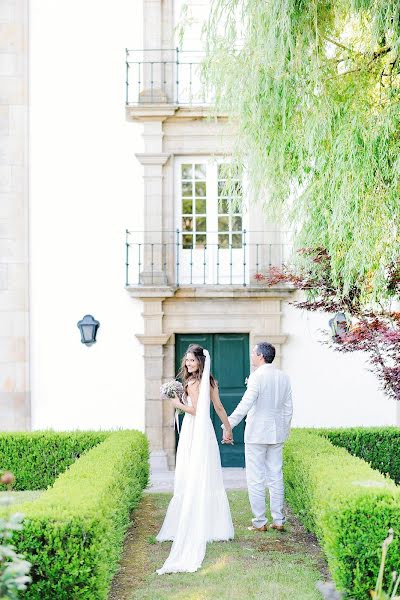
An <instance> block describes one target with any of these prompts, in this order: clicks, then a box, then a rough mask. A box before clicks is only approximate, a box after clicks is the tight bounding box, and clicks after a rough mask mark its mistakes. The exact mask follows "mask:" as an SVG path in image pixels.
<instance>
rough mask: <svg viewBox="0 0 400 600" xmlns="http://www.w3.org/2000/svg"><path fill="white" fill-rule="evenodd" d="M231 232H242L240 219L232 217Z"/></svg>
mask: <svg viewBox="0 0 400 600" xmlns="http://www.w3.org/2000/svg"><path fill="white" fill-rule="evenodd" d="M232 231H242V217H232Z"/></svg>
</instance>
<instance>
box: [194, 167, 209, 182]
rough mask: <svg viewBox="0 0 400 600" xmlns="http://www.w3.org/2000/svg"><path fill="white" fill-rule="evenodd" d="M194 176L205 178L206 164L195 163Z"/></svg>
mask: <svg viewBox="0 0 400 600" xmlns="http://www.w3.org/2000/svg"><path fill="white" fill-rule="evenodd" d="M194 177H195V179H205V178H206V165H194Z"/></svg>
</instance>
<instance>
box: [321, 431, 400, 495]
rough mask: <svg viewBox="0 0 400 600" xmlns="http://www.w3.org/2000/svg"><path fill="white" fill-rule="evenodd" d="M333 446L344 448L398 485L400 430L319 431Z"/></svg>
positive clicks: (399, 474)
mask: <svg viewBox="0 0 400 600" xmlns="http://www.w3.org/2000/svg"><path fill="white" fill-rule="evenodd" d="M321 433H322V435H325V436H326V437H327V438H328V439H329V440H330V441H331V442H332V443H333V444H335V446H342V447H343V448H346V450H348V451H349V452H350V454H353V455H354V456H358V458H362V459H363V460H365V461H366V462H367V463H369V464H370V465H371V467H372V468H373V469H377V470H378V471H380V472H381V473H387V474H388V475H389V476H390V477H391V479H393V480H394V481H395V482H396V483H400V429H399V428H398V427H371V428H369V427H368V428H361V427H358V428H357V427H354V428H351V429H333V430H326V431H325V430H321Z"/></svg>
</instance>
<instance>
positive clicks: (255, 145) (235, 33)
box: [205, 0, 400, 305]
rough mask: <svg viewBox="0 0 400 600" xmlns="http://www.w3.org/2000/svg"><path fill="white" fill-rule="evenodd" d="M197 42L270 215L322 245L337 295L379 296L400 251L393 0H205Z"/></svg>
mask: <svg viewBox="0 0 400 600" xmlns="http://www.w3.org/2000/svg"><path fill="white" fill-rule="evenodd" d="M206 41H207V59H206V61H205V77H206V82H207V84H208V85H209V86H212V88H213V90H214V93H215V97H216V106H217V110H219V111H221V110H223V111H225V112H227V113H228V114H229V115H230V116H231V118H232V119H233V120H234V121H235V122H236V123H237V128H238V136H237V145H236V148H235V152H234V156H235V158H236V160H237V162H238V164H239V165H240V164H243V165H245V167H246V169H247V171H248V174H249V179H250V181H251V184H252V187H253V190H255V193H257V194H262V195H263V196H262V197H263V199H264V201H265V205H266V208H267V209H268V210H269V211H270V215H273V216H274V217H275V218H280V219H281V220H287V221H289V222H290V224H291V227H292V228H293V230H294V232H295V235H294V245H295V247H297V248H300V247H306V248H323V249H324V252H326V253H327V255H328V256H329V257H330V271H331V278H332V282H333V285H334V287H335V290H336V293H337V294H338V296H339V297H344V298H347V299H348V300H350V302H351V301H353V299H354V301H357V302H358V303H359V305H371V304H373V303H376V302H382V301H384V300H385V299H387V298H388V297H389V295H390V294H391V293H392V291H393V289H392V287H391V285H390V284H389V283H388V277H387V273H388V271H389V270H391V271H393V268H394V265H397V264H398V260H399V256H400V248H399V241H400V236H399V217H400V203H399V197H400V152H399V150H400V127H399V125H400V123H399V120H400V104H399V101H400V74H399V73H400V70H399V69H400V56H399V54H400V2H399V0H212V8H211V14H210V18H209V21H208V24H207V27H206ZM301 256H302V258H301V260H302V261H303V262H304V260H306V257H307V253H303V254H302V255H301ZM303 266H304V265H303ZM310 268H311V267H310Z"/></svg>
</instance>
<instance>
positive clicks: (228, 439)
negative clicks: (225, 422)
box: [222, 428, 233, 446]
mask: <svg viewBox="0 0 400 600" xmlns="http://www.w3.org/2000/svg"><path fill="white" fill-rule="evenodd" d="M222 443H223V444H231V445H232V446H233V434H232V429H229V430H227V429H225V428H224V429H223V434H222Z"/></svg>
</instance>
